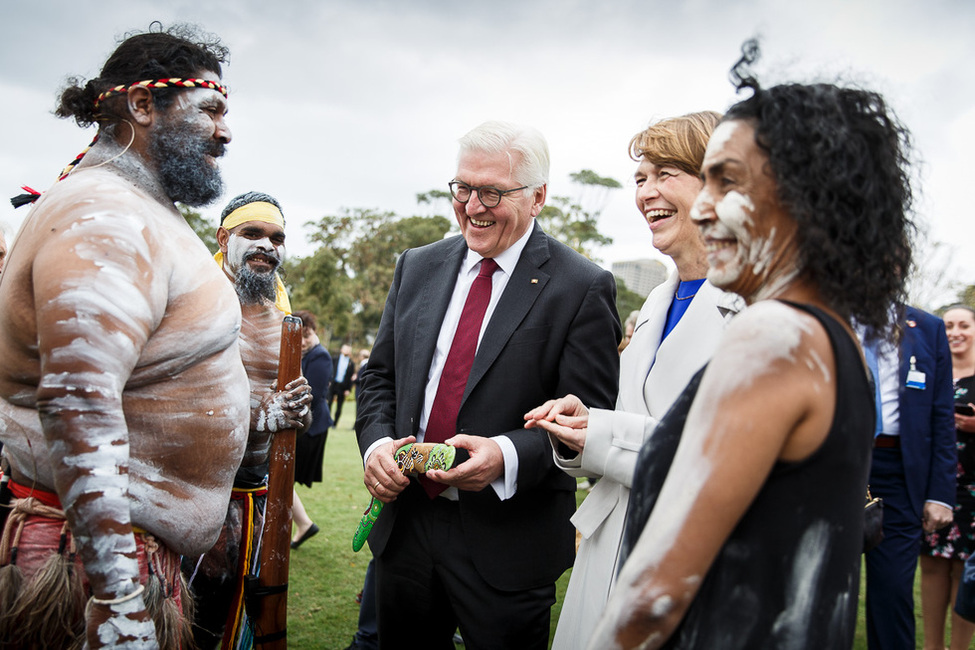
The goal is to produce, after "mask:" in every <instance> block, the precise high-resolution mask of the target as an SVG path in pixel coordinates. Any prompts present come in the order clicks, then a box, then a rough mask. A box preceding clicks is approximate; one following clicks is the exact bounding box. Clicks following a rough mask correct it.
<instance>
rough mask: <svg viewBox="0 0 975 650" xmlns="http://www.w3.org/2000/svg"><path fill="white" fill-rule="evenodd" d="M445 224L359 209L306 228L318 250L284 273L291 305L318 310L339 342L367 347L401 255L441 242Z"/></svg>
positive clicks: (440, 219)
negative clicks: (312, 229)
mask: <svg viewBox="0 0 975 650" xmlns="http://www.w3.org/2000/svg"><path fill="white" fill-rule="evenodd" d="M450 224H451V222H450V221H449V220H448V219H447V218H446V217H441V216H433V217H417V216H414V217H399V216H397V215H396V214H395V213H393V212H379V211H376V210H369V209H362V208H355V209H351V210H350V209H343V210H342V211H341V212H340V214H338V215H327V216H325V217H322V218H321V219H320V220H318V221H317V222H311V223H309V224H308V225H309V226H312V227H313V228H314V229H315V231H314V232H313V234H312V235H311V240H312V242H316V243H318V244H319V247H318V250H317V251H316V253H315V254H314V255H312V256H311V258H305V259H301V260H296V261H295V262H294V263H293V266H292V267H290V268H289V269H288V271H289V273H288V280H287V282H288V283H289V284H290V285H291V286H292V287H293V292H292V296H293V302H295V304H296V305H301V306H302V307H304V305H306V304H307V305H315V306H317V309H318V312H316V315H317V316H319V318H322V319H324V320H325V321H326V322H328V323H329V324H330V325H331V326H332V332H333V335H334V336H336V337H337V338H339V339H340V340H341V341H343V342H349V343H361V342H367V343H371V341H372V337H373V336H374V335H375V332H376V330H377V329H379V320H380V318H381V317H382V310H383V306H384V305H385V303H386V294H387V293H388V291H389V286H390V284H392V281H393V272H394V270H395V267H396V260H397V259H398V257H399V255H400V253H402V252H403V251H404V250H406V249H407V248H416V247H418V246H423V245H425V244H429V243H431V242H434V241H437V240H439V239H443V236H444V235H445V234H446V233H447V232H448V231H449V230H450ZM312 311H314V310H312Z"/></svg>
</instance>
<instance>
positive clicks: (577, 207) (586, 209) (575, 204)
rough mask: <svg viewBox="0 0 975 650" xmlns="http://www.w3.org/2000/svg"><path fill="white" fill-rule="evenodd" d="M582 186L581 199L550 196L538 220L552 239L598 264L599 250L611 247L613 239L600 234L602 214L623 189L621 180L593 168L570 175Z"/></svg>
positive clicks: (579, 197)
mask: <svg viewBox="0 0 975 650" xmlns="http://www.w3.org/2000/svg"><path fill="white" fill-rule="evenodd" d="M569 178H570V179H571V180H572V182H573V183H574V184H575V185H577V186H579V187H580V189H579V192H578V193H577V194H578V198H577V199H576V200H572V199H570V198H568V197H565V196H549V197H548V200H547V201H546V204H545V207H544V208H542V211H541V213H540V214H539V215H538V221H539V223H540V224H541V226H542V228H544V229H545V232H547V233H548V234H549V235H551V236H552V237H555V238H556V239H558V240H559V241H560V242H562V243H563V244H566V245H567V246H570V247H571V248H573V249H575V250H576V251H578V252H580V253H582V254H583V255H585V256H586V257H588V258H590V259H592V260H595V261H598V258H597V257H595V251H596V248H598V247H599V246H606V245H607V244H612V243H613V240H612V238H610V237H607V236H605V235H603V234H602V233H600V232H599V224H598V221H599V215H600V214H602V211H603V209H604V208H605V207H606V202H607V201H608V200H609V193H610V191H611V190H615V189H619V188H621V187H623V186H622V185H621V184H620V183H619V181H616V180H614V179H612V178H609V177H607V176H600V175H599V174H597V173H596V172H594V171H592V170H591V169H582V170H579V171H577V172H573V173H571V174H569Z"/></svg>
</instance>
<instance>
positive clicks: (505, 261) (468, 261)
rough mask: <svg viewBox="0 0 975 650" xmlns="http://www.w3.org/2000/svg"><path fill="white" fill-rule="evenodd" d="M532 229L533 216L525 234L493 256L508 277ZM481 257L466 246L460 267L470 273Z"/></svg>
mask: <svg viewBox="0 0 975 650" xmlns="http://www.w3.org/2000/svg"><path fill="white" fill-rule="evenodd" d="M534 230H535V218H534V217H532V221H531V223H530V224H529V225H528V229H527V230H526V231H525V234H524V235H522V236H521V237H519V238H518V241H516V242H515V243H513V244H512V245H511V246H509V247H508V248H507V250H505V251H504V252H503V253H501V254H500V255H498V256H497V257H495V258H494V261H495V262H497V263H498V266H499V267H501V270H502V271H504V272H505V275H508V276H509V277H510V276H511V274H512V273H514V272H515V267H516V266H518V260H519V259H521V252H522V251H523V250H525V246H526V245H527V244H528V238H529V237H531V236H532V232H533V231H534ZM483 259H484V258H483V257H482V256H481V255H479V254H478V253H475V252H474V251H472V250H471V249H469V248H468V249H467V255H466V256H465V257H464V263H463V265H462V268H463V269H464V271H465V272H466V273H470V272H471V271H473V270H474V267H475V266H477V265H478V263H480V261H481V260H483Z"/></svg>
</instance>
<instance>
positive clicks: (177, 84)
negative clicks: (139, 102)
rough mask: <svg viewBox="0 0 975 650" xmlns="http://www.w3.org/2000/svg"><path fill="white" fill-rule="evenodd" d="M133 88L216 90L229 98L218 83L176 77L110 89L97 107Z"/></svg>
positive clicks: (98, 100)
mask: <svg viewBox="0 0 975 650" xmlns="http://www.w3.org/2000/svg"><path fill="white" fill-rule="evenodd" d="M133 88H150V89H151V88H209V89H210V90H216V91H217V92H218V93H220V94H221V95H223V96H224V97H226V96H227V87H226V86H223V85H221V84H219V83H217V82H216V81H210V80H208V79H180V78H178V77H174V78H171V79H155V80H152V79H150V80H147V81H137V82H135V83H133V84H128V85H124V84H123V85H121V86H115V87H114V88H109V89H108V90H106V91H105V92H103V93H102V94H101V95H99V96H98V99H96V100H95V107H96V108H97V107H98V105H99V104H101V103H102V102H103V101H105V100H106V99H108V98H109V97H115V96H116V95H124V94H125V93H127V92H129V91H130V90H131V89H133Z"/></svg>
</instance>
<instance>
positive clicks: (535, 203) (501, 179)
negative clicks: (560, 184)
mask: <svg viewBox="0 0 975 650" xmlns="http://www.w3.org/2000/svg"><path fill="white" fill-rule="evenodd" d="M520 162H521V154H520V153H518V152H511V154H510V156H509V155H508V154H507V153H505V152H501V153H496V154H490V153H484V152H480V151H471V152H468V153H466V154H464V155H462V156H461V158H460V161H459V162H458V163H457V175H456V176H454V180H458V181H461V182H463V183H466V184H467V185H470V186H473V187H482V186H484V185H491V186H493V187H496V188H498V189H499V190H508V189H512V188H515V187H520V186H521V185H524V183H519V182H518V181H517V179H515V178H513V176H512V171H513V170H514V169H516V168H517V166H518V163H520ZM545 191H546V188H545V186H544V185H543V186H542V187H539V188H535V189H534V190H533V189H530V188H529V189H524V190H519V191H517V192H511V193H510V194H505V195H504V196H502V197H501V203H499V204H498V205H497V206H495V207H493V208H486V207H484V205H483V204H482V203H481V200H480V199H479V198H478V196H477V192H473V193H472V194H471V198H470V199H469V200H468V201H467V203H461V202H459V201H458V200H457V199H454V200H453V205H454V215H455V216H456V218H457V223H458V224H459V225H460V232H461V234H462V235H463V236H464V240H465V241H466V242H467V246H468V248H470V249H471V250H473V251H474V252H476V253H478V254H479V255H481V256H482V257H491V258H493V257H497V256H498V255H500V254H501V253H503V252H504V251H506V250H508V248H510V247H511V245H512V244H514V243H515V242H516V241H518V240H519V239H520V238H521V236H522V235H524V234H525V233H526V232H527V231H528V229H529V228H530V227H531V224H532V220H533V218H534V217H536V216H538V213H539V212H541V210H542V206H543V205H545Z"/></svg>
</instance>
